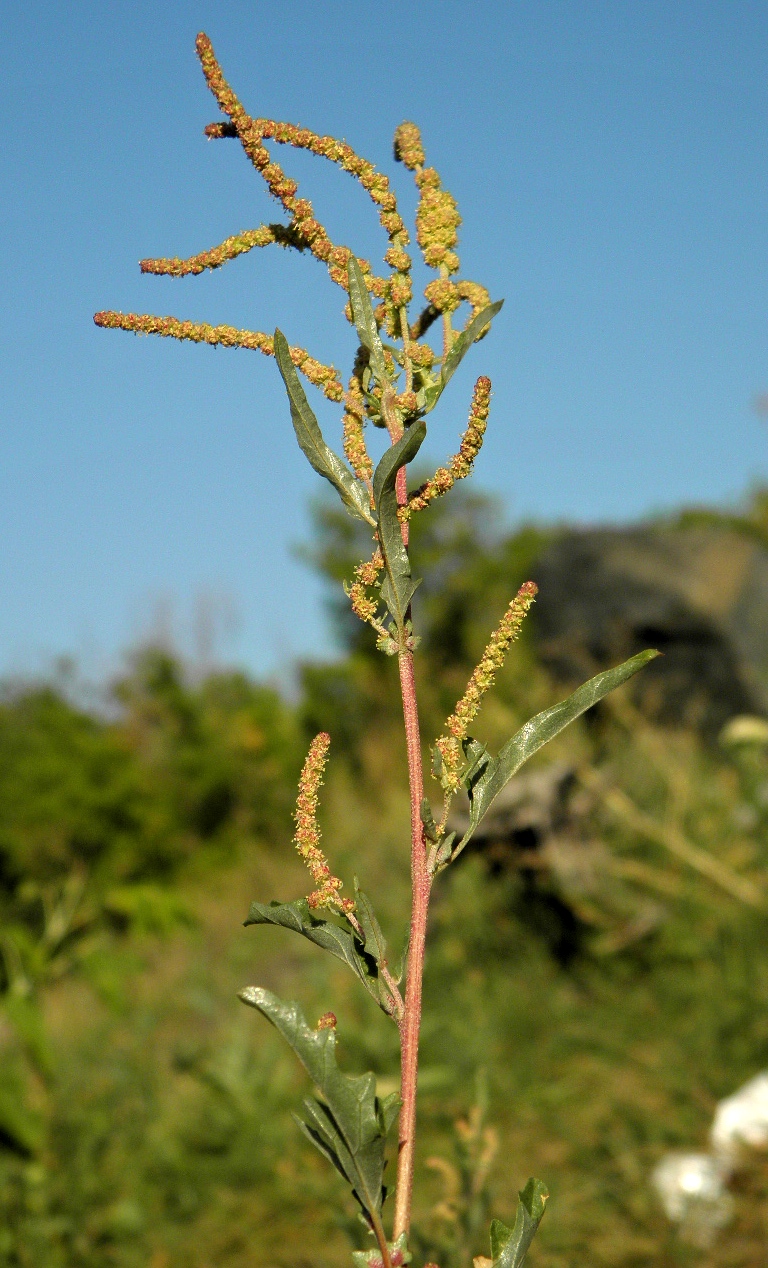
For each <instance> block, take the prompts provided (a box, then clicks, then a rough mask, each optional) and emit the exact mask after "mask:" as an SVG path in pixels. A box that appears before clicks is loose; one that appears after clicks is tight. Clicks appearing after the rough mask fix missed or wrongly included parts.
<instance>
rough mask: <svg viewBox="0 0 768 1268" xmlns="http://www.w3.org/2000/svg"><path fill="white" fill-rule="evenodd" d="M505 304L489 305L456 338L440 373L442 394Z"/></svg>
mask: <svg viewBox="0 0 768 1268" xmlns="http://www.w3.org/2000/svg"><path fill="white" fill-rule="evenodd" d="M503 304H504V300H503V299H497V300H496V303H495V304H489V305H488V307H487V308H484V309H483V310H482V312H479V313H478V314H477V316H476V317H473V318H472V320H471V322H470V323H469V325H468V326H467V328H466V329H465V330H462V332H461V334H459V335H457V336H456V338H455V339H454V341H453V343H452V345H451V350H450V352H449V353H448V355H447V357H446V358H445V361H444V362H443V368H442V370H441V371H440V391H441V392H442V390H443V388H445V387H446V386H447V385H448V381H449V380H450V379H451V378H453V375H454V374H455V372H456V370H457V369H458V368H459V365H460V363H461V362H462V361H463V360H464V357H465V356H466V354H467V353H468V352H469V350H470V348H471V347H472V344H473V343H474V342H475V340H476V339H477V338H478V336H479V335H480V334H482V332H483V330H484V329H485V327H486V326H488V325H489V324H490V323H491V322H492V321H493V319H494V317H495V316H496V314H497V313H498V312H499V311H500V310H501V308H502V305H503Z"/></svg>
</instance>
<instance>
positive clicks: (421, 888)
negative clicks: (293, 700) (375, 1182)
mask: <svg viewBox="0 0 768 1268" xmlns="http://www.w3.org/2000/svg"><path fill="white" fill-rule="evenodd" d="M399 662H400V687H401V691H402V696H403V716H404V719H405V738H406V745H407V749H408V775H409V782H410V788H411V884H412V907H411V941H410V948H409V951H408V977H407V979H406V987H405V1014H404V1016H403V1019H402V1022H401V1026H400V1052H401V1057H400V1099H401V1101H402V1104H401V1107H400V1123H399V1147H398V1148H399V1152H398V1160H397V1195H396V1198H395V1221H394V1232H393V1238H394V1240H395V1241H397V1238H398V1237H400V1235H401V1234H402V1233H407V1232H408V1229H409V1227H410V1223H411V1195H412V1192H413V1162H414V1147H415V1141H416V1081H417V1075H418V1066H419V1029H420V1027H421V988H422V978H423V974H424V944H425V940H426V935H427V912H428V910H429V891H430V884H431V882H430V877H429V872H428V870H427V851H426V844H425V841H424V829H423V826H422V823H421V799H422V797H423V795H424V779H423V775H422V769H421V738H420V734H419V714H418V706H417V701H416V682H415V679H414V673H413V654H412V653H411V652H406V651H403V652H401V654H400V658H399Z"/></svg>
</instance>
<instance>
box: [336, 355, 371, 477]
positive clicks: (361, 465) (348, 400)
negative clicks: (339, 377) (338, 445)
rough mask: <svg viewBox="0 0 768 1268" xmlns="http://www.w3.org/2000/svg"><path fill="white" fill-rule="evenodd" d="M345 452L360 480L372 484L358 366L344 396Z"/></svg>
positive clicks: (363, 400) (363, 401) (363, 402)
mask: <svg viewBox="0 0 768 1268" xmlns="http://www.w3.org/2000/svg"><path fill="white" fill-rule="evenodd" d="M342 427H343V432H344V453H345V455H346V459H347V462H348V463H349V465H350V467H351V468H352V470H353V471H354V473H355V475H356V476H357V478H358V480H364V481H365V482H366V483H367V484H370V482H371V480H372V479H373V463H372V462H371V457H370V454H369V453H368V446H367V445H366V443H365V399H364V397H363V389H362V386H361V383H360V378H359V375H358V373H357V367H356V368H355V372H354V373H353V374H352V377H351V379H350V380H349V387H348V388H347V394H346V396H345V397H344V416H343V419H342Z"/></svg>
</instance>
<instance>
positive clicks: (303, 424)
mask: <svg viewBox="0 0 768 1268" xmlns="http://www.w3.org/2000/svg"><path fill="white" fill-rule="evenodd" d="M274 346H275V360H276V361H277V366H278V369H279V371H280V373H281V375H282V376H283V382H284V383H285V389H286V391H287V393H288V400H289V402H290V406H291V419H292V421H293V430H294V431H295V432H296V439H297V440H298V442H299V445H300V447H301V449H302V451H303V453H304V454H306V456H307V458H308V459H309V462H310V464H311V465H312V466H313V467H314V469H315V471H317V473H318V474H319V475H321V476H324V477H325V479H326V480H330V482H331V484H332V485H333V487H334V488H335V489H336V491H337V493H338V494H339V497H340V498H341V500H342V502H343V503H344V505H345V506H346V507H347V509H348V510H349V511H351V512H352V514H353V515H357V516H359V518H360V519H362V520H365V521H366V523H368V524H375V523H376V521H375V520H374V518H373V516H372V515H371V508H370V502H369V497H368V490H367V489H366V487H365V485H364V484H363V483H362V481H361V480H356V479H355V477H354V476H353V474H352V472H351V471H350V469H349V467H348V466H347V465H346V463H345V462H342V460H341V458H339V456H338V454H335V453H334V452H333V450H332V449H329V447H328V445H326V443H325V441H324V440H323V433H322V432H321V430H320V425H319V423H318V421H317V419H316V418H315V415H314V414H313V412H312V410H311V409H310V406H309V401H308V400H307V395H306V392H305V391H304V388H303V387H302V386H301V382H300V381H299V376H298V374H297V373H296V368H295V366H294V364H293V362H292V360H291V352H290V348H289V347H288V341H287V339H286V338H285V335H284V334H283V333H282V332H281V331H280V330H276V331H275V344H274Z"/></svg>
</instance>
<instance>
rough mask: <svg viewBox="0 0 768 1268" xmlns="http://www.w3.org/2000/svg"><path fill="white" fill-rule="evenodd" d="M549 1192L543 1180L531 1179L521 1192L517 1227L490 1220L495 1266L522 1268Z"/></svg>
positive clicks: (500, 1267) (492, 1255)
mask: <svg viewBox="0 0 768 1268" xmlns="http://www.w3.org/2000/svg"><path fill="white" fill-rule="evenodd" d="M548 1197H549V1193H548V1191H547V1187H546V1185H544V1184H542V1182H541V1180H534V1179H533V1178H531V1179H530V1180H529V1181H528V1183H527V1184H526V1186H525V1188H524V1189H522V1190H521V1191H520V1193H519V1195H518V1202H517V1215H516V1216H515V1227H514V1228H507V1226H506V1224H502V1222H501V1220H493V1221H492V1222H491V1258H492V1259H493V1268H520V1266H521V1264H522V1262H523V1260H524V1259H525V1256H526V1255H527V1253H528V1249H529V1247H530V1245H531V1242H532V1241H533V1239H534V1237H535V1235H536V1229H537V1228H538V1227H539V1224H540V1223H541V1218H542V1216H543V1214H544V1208H545V1207H546V1205H547V1198H548Z"/></svg>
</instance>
